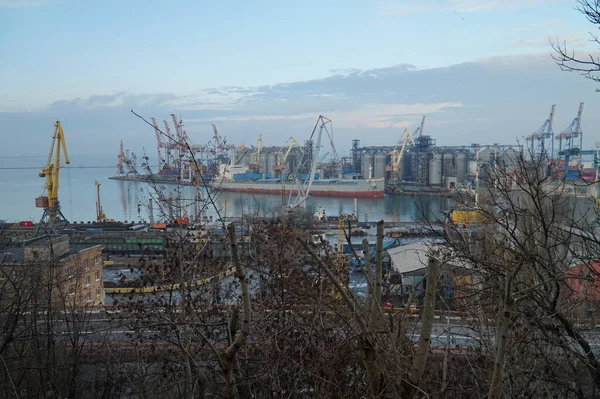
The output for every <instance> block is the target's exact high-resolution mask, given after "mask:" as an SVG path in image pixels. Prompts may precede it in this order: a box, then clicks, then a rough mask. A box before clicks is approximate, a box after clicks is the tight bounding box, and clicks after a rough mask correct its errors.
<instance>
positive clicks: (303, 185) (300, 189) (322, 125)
mask: <svg viewBox="0 0 600 399" xmlns="http://www.w3.org/2000/svg"><path fill="white" fill-rule="evenodd" d="M331 126H332V123H331V119H329V118H326V117H324V116H323V115H319V118H318V119H317V123H316V124H315V127H314V128H313V131H312V133H311V135H310V138H309V141H313V137H314V136H315V133H316V136H317V137H316V140H315V141H314V143H315V144H314V151H313V153H312V154H311V155H310V156H311V159H310V161H311V162H310V169H309V172H308V173H309V174H308V179H302V178H301V177H300V176H299V175H298V173H296V174H295V175H294V182H295V184H296V186H297V187H296V191H297V196H296V199H295V200H293V201H292V192H293V190H292V191H290V197H289V199H288V207H290V208H297V207H299V206H300V205H303V204H305V202H306V199H307V198H308V195H309V194H310V188H311V186H312V184H313V182H314V181H315V174H316V172H317V164H318V163H319V151H320V150H321V139H322V137H323V131H325V132H326V134H328V135H329V134H330V133H329V132H330V130H331ZM317 128H318V132H317ZM306 155H307V154H306V152H305V153H304V154H303V156H302V159H301V161H300V165H302V163H303V161H304V157H305V156H306Z"/></svg>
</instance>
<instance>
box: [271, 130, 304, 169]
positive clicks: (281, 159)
mask: <svg viewBox="0 0 600 399" xmlns="http://www.w3.org/2000/svg"><path fill="white" fill-rule="evenodd" d="M294 146H298V147H300V144H299V143H298V140H296V139H295V138H294V137H292V136H290V138H289V139H287V141H286V142H285V144H284V145H283V146H282V147H281V151H279V152H278V153H277V164H276V165H273V169H274V170H280V171H283V170H285V169H287V166H286V164H285V163H286V161H287V159H288V157H289V156H290V153H291V152H292V149H293V148H294ZM286 147H287V150H286V152H285V154H284V153H283V149H284V148H286Z"/></svg>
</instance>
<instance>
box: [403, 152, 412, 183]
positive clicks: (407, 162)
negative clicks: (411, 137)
mask: <svg viewBox="0 0 600 399" xmlns="http://www.w3.org/2000/svg"><path fill="white" fill-rule="evenodd" d="M412 157H413V154H412V153H411V152H408V151H407V152H405V153H404V156H403V157H402V170H401V171H400V180H411V177H412V176H413V170H412Z"/></svg>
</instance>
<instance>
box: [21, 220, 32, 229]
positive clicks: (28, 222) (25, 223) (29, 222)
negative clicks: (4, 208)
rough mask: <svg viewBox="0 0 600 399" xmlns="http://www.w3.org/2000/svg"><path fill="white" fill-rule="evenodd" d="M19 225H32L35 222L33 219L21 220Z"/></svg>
mask: <svg viewBox="0 0 600 399" xmlns="http://www.w3.org/2000/svg"><path fill="white" fill-rule="evenodd" d="M19 226H23V227H31V226H33V222H32V221H31V220H22V221H20V222H19Z"/></svg>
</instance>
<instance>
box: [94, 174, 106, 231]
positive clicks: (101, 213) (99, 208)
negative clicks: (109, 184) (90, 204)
mask: <svg viewBox="0 0 600 399" xmlns="http://www.w3.org/2000/svg"><path fill="white" fill-rule="evenodd" d="M95 183H96V220H97V221H99V222H106V221H107V219H106V215H105V214H104V211H103V210H102V204H101V203H100V183H98V181H96V182H95Z"/></svg>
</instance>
